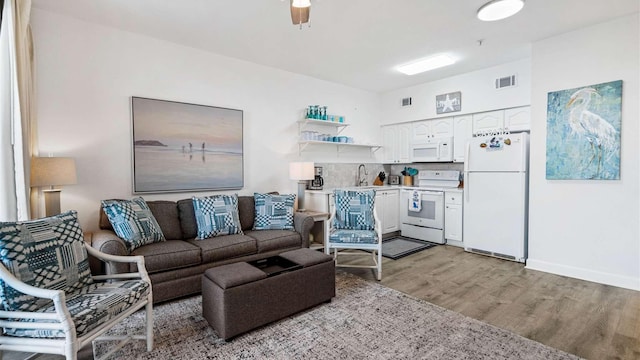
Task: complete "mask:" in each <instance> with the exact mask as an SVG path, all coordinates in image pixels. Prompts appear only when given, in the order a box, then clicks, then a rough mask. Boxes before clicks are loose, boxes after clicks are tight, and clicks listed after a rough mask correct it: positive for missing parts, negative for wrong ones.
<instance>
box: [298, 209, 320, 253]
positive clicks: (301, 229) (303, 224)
mask: <svg viewBox="0 0 640 360" xmlns="http://www.w3.org/2000/svg"><path fill="white" fill-rule="evenodd" d="M314 223H315V220H313V216H311V215H309V214H305V213H304V212H296V213H295V214H294V216H293V228H294V229H295V230H296V231H297V232H298V233H300V237H301V238H302V247H303V248H308V247H309V233H310V232H311V228H312V227H313V224H314Z"/></svg>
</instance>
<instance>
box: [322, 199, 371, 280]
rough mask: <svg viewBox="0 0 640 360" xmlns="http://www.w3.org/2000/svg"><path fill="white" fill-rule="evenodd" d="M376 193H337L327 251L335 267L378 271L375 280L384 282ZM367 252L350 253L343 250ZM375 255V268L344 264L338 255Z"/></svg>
mask: <svg viewBox="0 0 640 360" xmlns="http://www.w3.org/2000/svg"><path fill="white" fill-rule="evenodd" d="M375 196H376V193H375V190H365V191H353V190H340V189H337V190H335V191H334V196H333V198H334V201H335V206H334V207H333V211H332V213H331V217H330V218H329V227H330V228H329V231H328V239H327V246H326V247H325V252H326V253H327V254H330V253H331V251H332V250H333V257H334V259H335V262H336V267H357V268H371V269H375V270H376V272H377V274H376V278H377V279H378V280H382V225H381V223H380V220H379V219H378V215H377V214H376V207H375ZM353 249H357V250H365V251H370V252H371V254H368V253H365V252H349V251H342V250H353ZM350 255H355V256H362V255H365V256H372V258H373V264H372V265H359V264H342V263H339V261H338V257H339V256H350Z"/></svg>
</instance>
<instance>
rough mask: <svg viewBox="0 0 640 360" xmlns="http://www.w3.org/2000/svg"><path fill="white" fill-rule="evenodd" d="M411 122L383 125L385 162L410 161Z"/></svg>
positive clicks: (383, 160) (399, 162)
mask: <svg viewBox="0 0 640 360" xmlns="http://www.w3.org/2000/svg"><path fill="white" fill-rule="evenodd" d="M410 137H411V124H398V125H385V126H383V127H382V141H383V146H384V157H383V159H382V162H383V163H385V164H401V163H408V162H409V155H410V153H411V148H410Z"/></svg>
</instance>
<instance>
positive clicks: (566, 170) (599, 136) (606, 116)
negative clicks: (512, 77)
mask: <svg viewBox="0 0 640 360" xmlns="http://www.w3.org/2000/svg"><path fill="white" fill-rule="evenodd" d="M621 111H622V80H618V81H611V82H607V83H602V84H595V85H589V86H584V87H579V88H575V89H568V90H561V91H555V92H550V93H548V96H547V168H546V173H547V179H550V180H569V179H573V180H586V179H592V180H618V179H620V123H621V119H622V114H621Z"/></svg>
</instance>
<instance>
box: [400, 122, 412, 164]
mask: <svg viewBox="0 0 640 360" xmlns="http://www.w3.org/2000/svg"><path fill="white" fill-rule="evenodd" d="M397 139H398V162H399V163H401V164H403V163H409V162H410V157H411V125H410V124H400V125H398V138H397Z"/></svg>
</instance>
